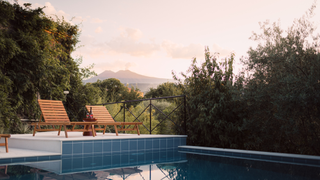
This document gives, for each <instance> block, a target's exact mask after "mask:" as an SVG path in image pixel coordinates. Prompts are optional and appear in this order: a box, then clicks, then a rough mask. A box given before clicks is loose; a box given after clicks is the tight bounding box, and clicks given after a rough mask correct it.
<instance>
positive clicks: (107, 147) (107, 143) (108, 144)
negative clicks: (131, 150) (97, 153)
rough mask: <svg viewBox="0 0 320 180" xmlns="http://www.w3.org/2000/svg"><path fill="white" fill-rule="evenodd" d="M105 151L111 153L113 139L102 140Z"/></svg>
mask: <svg viewBox="0 0 320 180" xmlns="http://www.w3.org/2000/svg"><path fill="white" fill-rule="evenodd" d="M102 148H103V153H111V141H110V140H108V141H103V142H102Z"/></svg>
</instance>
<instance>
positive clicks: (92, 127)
mask: <svg viewBox="0 0 320 180" xmlns="http://www.w3.org/2000/svg"><path fill="white" fill-rule="evenodd" d="M91 129H92V135H93V137H95V136H96V131H95V129H94V125H93V124H92V125H91Z"/></svg>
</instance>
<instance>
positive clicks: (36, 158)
mask: <svg viewBox="0 0 320 180" xmlns="http://www.w3.org/2000/svg"><path fill="white" fill-rule="evenodd" d="M33 161H38V157H26V162H33Z"/></svg>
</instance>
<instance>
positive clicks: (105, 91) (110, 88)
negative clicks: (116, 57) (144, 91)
mask: <svg viewBox="0 0 320 180" xmlns="http://www.w3.org/2000/svg"><path fill="white" fill-rule="evenodd" d="M92 85H93V86H94V87H96V88H99V89H100V94H99V95H100V97H101V101H100V102H99V103H100V104H101V103H107V102H120V101H123V100H125V101H128V100H136V99H141V96H140V94H139V93H138V92H139V89H137V88H136V89H135V88H134V87H131V88H130V89H129V87H127V86H124V85H123V84H122V83H121V82H120V80H118V79H116V78H109V79H105V80H103V81H100V80H98V81H97V82H95V83H92ZM97 103H98V102H97ZM138 103H139V102H138ZM138 103H130V104H129V105H128V106H130V105H137V104H138Z"/></svg>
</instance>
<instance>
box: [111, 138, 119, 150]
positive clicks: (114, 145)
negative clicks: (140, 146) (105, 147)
mask: <svg viewBox="0 0 320 180" xmlns="http://www.w3.org/2000/svg"><path fill="white" fill-rule="evenodd" d="M111 144H112V147H111V149H112V152H120V140H112V143H111Z"/></svg>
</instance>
